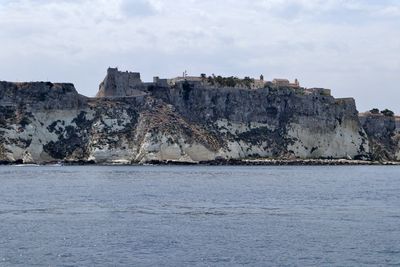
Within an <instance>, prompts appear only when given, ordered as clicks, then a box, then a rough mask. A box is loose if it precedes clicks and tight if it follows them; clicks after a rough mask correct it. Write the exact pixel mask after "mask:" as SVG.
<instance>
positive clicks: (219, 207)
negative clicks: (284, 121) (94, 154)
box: [0, 166, 400, 266]
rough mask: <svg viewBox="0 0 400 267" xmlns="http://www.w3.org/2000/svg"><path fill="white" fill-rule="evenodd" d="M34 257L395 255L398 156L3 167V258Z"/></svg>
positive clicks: (50, 262)
mask: <svg viewBox="0 0 400 267" xmlns="http://www.w3.org/2000/svg"><path fill="white" fill-rule="evenodd" d="M35 265H37V266H77V265H79V266H94V265H96V266H154V265H158V266H160V265H163V266H235V265H239V266H240V265H248V266H277V265H286V266H287V265H290V266H309V265H318V266H360V265H398V266H400V167H399V166H394V167H390V166H385V167H383V166H351V167H344V166H306V167H296V166H290V167H275V166H274V167H271V166H266V167H258V166H251V167H246V166H223V167H218V166H187V167H183V166H133V167H99V166H93V167H92V166H90V167H88V166H85V167H50V166H48V167H15V166H14V167H6V166H3V167H0V266H35Z"/></svg>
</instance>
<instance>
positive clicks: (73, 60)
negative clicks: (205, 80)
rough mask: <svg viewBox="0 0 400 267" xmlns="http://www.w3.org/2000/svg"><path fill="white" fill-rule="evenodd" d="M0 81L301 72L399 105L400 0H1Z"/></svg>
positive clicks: (367, 102) (338, 92)
mask: <svg viewBox="0 0 400 267" xmlns="http://www.w3.org/2000/svg"><path fill="white" fill-rule="evenodd" d="M0 62H1V64H0V80H9V81H37V80H50V81H54V82H63V81H67V82H73V83H74V84H75V86H76V87H77V89H78V91H79V92H80V93H82V94H84V95H88V96H93V95H95V94H96V92H97V89H98V84H99V82H100V81H101V80H102V79H103V77H104V75H105V71H106V68H107V67H109V66H112V67H115V66H118V67H119V69H121V70H131V71H140V72H141V73H142V78H143V79H144V80H145V81H149V80H151V79H152V76H156V75H157V76H161V77H172V76H178V75H180V74H181V73H182V72H183V71H184V70H187V71H188V73H189V74H190V75H199V74H200V73H203V72H204V73H207V74H212V73H215V74H221V75H235V76H239V77H243V76H252V77H259V75H260V74H263V75H264V76H265V77H266V78H267V79H273V78H275V77H279V78H284V77H285V78H289V79H291V80H293V79H294V78H298V79H299V80H300V82H301V84H302V85H303V86H305V87H326V88H331V89H333V94H334V96H336V97H348V96H353V97H355V98H356V101H357V106H358V109H359V110H360V111H364V110H368V109H370V108H372V107H378V108H381V109H382V108H389V109H392V110H394V111H395V112H396V113H398V114H400V104H399V102H400V0H0Z"/></svg>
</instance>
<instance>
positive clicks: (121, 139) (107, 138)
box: [0, 68, 400, 164]
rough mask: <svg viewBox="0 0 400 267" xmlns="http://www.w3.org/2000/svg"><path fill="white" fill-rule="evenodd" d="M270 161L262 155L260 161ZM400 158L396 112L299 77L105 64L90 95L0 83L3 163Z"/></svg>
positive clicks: (69, 88) (55, 86)
mask: <svg viewBox="0 0 400 267" xmlns="http://www.w3.org/2000/svg"><path fill="white" fill-rule="evenodd" d="M266 159H267V160H266ZM335 159H336V160H339V159H342V160H346V161H357V160H358V161H363V162H373V161H377V162H395V161H400V119H399V117H396V116H394V114H392V113H390V112H388V111H386V112H379V111H377V110H372V111H371V112H366V113H362V114H359V113H358V111H357V109H356V104H355V100H354V99H353V98H334V97H333V96H332V95H331V91H330V90H329V89H323V88H303V87H301V86H300V84H299V82H298V81H297V80H296V81H295V82H294V83H290V82H289V81H288V80H285V79H275V80H273V81H264V79H263V77H260V79H257V80H256V79H251V78H249V77H245V78H244V79H239V78H236V77H221V76H214V75H213V76H208V77H207V76H206V75H205V74H202V75H201V76H199V77H189V76H187V75H185V74H184V75H182V77H178V78H173V79H160V78H158V77H154V79H153V82H142V80H141V78H140V74H139V73H134V72H121V71H119V70H118V69H115V68H110V69H108V71H107V75H106V77H105V79H104V81H103V82H101V84H100V87H99V91H98V93H97V95H96V97H94V98H90V97H86V96H83V95H80V94H79V93H78V92H77V91H76V89H75V88H74V85H72V84H67V83H50V82H30V83H12V82H0V161H1V162H2V163H39V164H44V163H53V162H76V163H97V164H134V163H154V162H158V163H161V162H174V163H202V162H208V163H215V162H238V161H240V162H247V163H249V162H257V163H260V162H267V161H268V160H270V161H274V162H282V161H293V162H298V161H301V162H315V160H335Z"/></svg>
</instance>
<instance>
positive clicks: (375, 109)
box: [369, 108, 379, 114]
mask: <svg viewBox="0 0 400 267" xmlns="http://www.w3.org/2000/svg"><path fill="white" fill-rule="evenodd" d="M369 112H371V113H372V114H379V109H377V108H373V109H371V110H370V111H369Z"/></svg>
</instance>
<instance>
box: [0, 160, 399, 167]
mask: <svg viewBox="0 0 400 267" xmlns="http://www.w3.org/2000/svg"><path fill="white" fill-rule="evenodd" d="M1 165H3V166H4V165H11V166H13V165H14V166H15V165H27V166H28V165H32V164H27V163H24V162H23V161H22V160H17V161H13V162H11V161H0V166H1ZM33 165H38V166H49V165H60V166H87V165H95V166H145V165H155V166H166V165H171V166H189V165H192V166H357V165H361V166H362V165H364V166H366V165H374V166H400V162H399V161H368V160H349V159H292V160H287V159H244V160H235V159H231V160H211V161H200V162H181V161H172V160H166V161H158V160H154V161H149V162H146V163H137V162H132V163H130V164H128V163H120V162H117V163H106V164H98V163H96V162H94V161H60V162H48V163H43V164H33Z"/></svg>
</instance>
